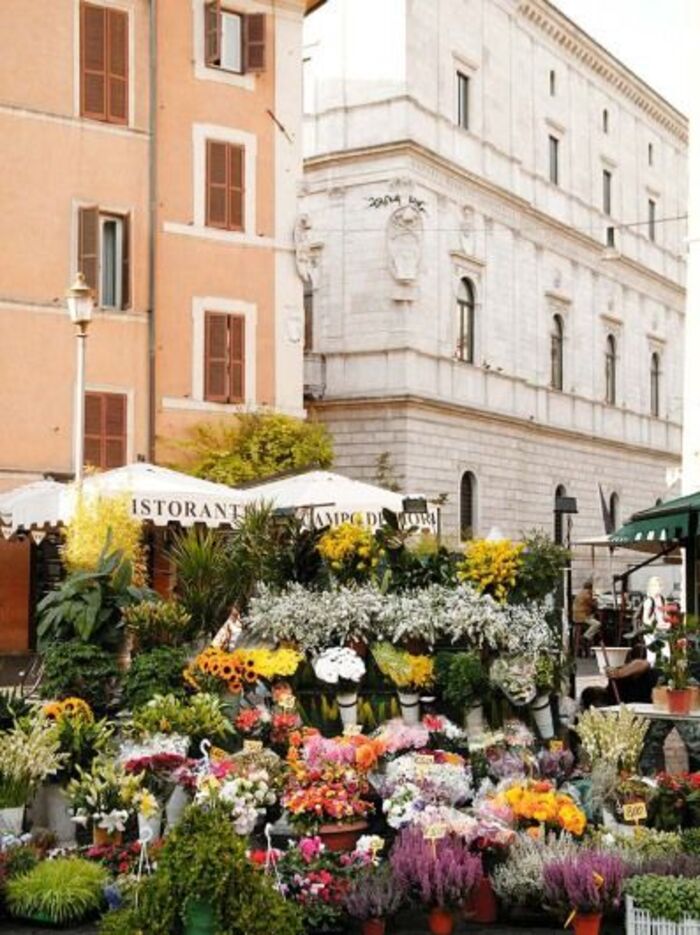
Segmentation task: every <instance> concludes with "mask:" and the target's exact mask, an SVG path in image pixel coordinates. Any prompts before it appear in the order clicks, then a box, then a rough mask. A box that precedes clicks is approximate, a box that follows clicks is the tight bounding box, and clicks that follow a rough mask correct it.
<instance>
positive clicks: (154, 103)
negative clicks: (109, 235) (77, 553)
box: [148, 0, 158, 462]
mask: <svg viewBox="0 0 700 935" xmlns="http://www.w3.org/2000/svg"><path fill="white" fill-rule="evenodd" d="M157 3H158V0H151V2H150V5H149V12H148V27H149V28H148V34H149V48H148V56H149V63H148V73H149V101H148V129H149V141H148V460H149V461H151V462H153V461H154V460H155V447H156V225H157V223H158V187H157V181H158V180H157V168H158V167H157V161H156V127H157V119H158V89H157V62H158V36H157V7H156V4H157Z"/></svg>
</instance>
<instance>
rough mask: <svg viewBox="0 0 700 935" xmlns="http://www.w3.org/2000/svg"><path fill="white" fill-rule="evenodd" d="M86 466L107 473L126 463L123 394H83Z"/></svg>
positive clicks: (124, 401)
mask: <svg viewBox="0 0 700 935" xmlns="http://www.w3.org/2000/svg"><path fill="white" fill-rule="evenodd" d="M84 461H85V464H86V465H88V464H89V465H91V466H92V467H96V468H102V469H103V470H108V469H109V468H116V467H121V466H122V465H124V464H126V395H125V394H124V393H86V394H85V441H84Z"/></svg>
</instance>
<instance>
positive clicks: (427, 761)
mask: <svg viewBox="0 0 700 935" xmlns="http://www.w3.org/2000/svg"><path fill="white" fill-rule="evenodd" d="M434 762H435V757H434V756H433V755H432V753H417V754H416V766H432V765H433V763H434Z"/></svg>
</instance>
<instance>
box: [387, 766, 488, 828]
mask: <svg viewBox="0 0 700 935" xmlns="http://www.w3.org/2000/svg"><path fill="white" fill-rule="evenodd" d="M378 782H379V786H380V792H381V794H382V796H384V797H386V798H387V799H388V801H391V798H392V796H393V795H394V794H395V793H397V792H398V793H400V792H401V790H402V789H403V788H404V787H409V786H412V787H415V788H417V789H418V790H419V791H420V799H421V801H422V802H424V803H434V804H445V805H462V804H464V803H466V802H467V801H469V800H470V799H471V797H472V796H473V794H474V789H473V786H472V781H471V771H470V770H469V768H468V767H467V766H466V764H465V762H464V760H463V759H462V757H461V756H459V754H456V753H448V752H445V751H444V750H433V751H431V752H430V753H412V752H411V753H404V754H403V755H402V756H400V757H398V758H397V759H395V760H392V761H391V762H390V763H388V764H387V767H386V771H385V774H384V776H383V777H380V778H379V779H378ZM394 827H399V825H396V824H395V825H394Z"/></svg>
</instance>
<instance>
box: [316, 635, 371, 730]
mask: <svg viewBox="0 0 700 935" xmlns="http://www.w3.org/2000/svg"><path fill="white" fill-rule="evenodd" d="M313 670H314V674H315V676H316V678H317V679H319V680H320V681H321V682H325V683H326V684H327V685H334V686H335V687H336V701H337V702H338V707H339V708H340V718H341V720H342V722H343V726H344V727H349V726H352V725H354V724H357V686H358V684H359V683H360V681H361V680H362V677H363V675H364V674H365V672H366V671H367V670H366V666H365V664H364V662H363V661H362V659H361V658H360V656H359V655H358V654H357V653H356V652H355V650H354V649H350V648H349V647H348V646H334V647H331V648H330V649H325V650H324V651H323V652H322V653H319V655H318V656H316V658H315V659H314V661H313Z"/></svg>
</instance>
